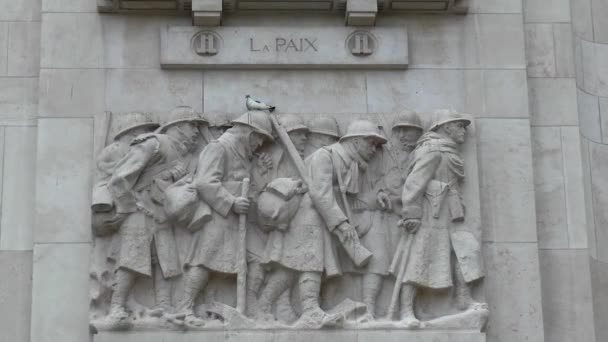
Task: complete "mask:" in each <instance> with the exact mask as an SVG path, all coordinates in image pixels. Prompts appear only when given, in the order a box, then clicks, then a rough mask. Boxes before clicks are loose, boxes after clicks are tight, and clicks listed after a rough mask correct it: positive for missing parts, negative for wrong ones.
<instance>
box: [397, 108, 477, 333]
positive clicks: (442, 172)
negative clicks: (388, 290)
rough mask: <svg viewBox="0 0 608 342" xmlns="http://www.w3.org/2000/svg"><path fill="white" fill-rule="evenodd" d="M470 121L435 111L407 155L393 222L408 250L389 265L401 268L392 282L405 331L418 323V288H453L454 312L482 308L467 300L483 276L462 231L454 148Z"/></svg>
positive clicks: (470, 238) (471, 239) (460, 177)
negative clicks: (399, 203) (407, 241)
mask: <svg viewBox="0 0 608 342" xmlns="http://www.w3.org/2000/svg"><path fill="white" fill-rule="evenodd" d="M470 123H471V121H470V120H469V119H467V118H465V117H464V116H463V115H461V114H459V113H456V112H453V111H449V110H439V111H437V112H435V113H434V118H433V123H432V126H431V128H430V131H429V132H427V133H426V134H424V135H423V136H422V137H421V138H420V140H419V142H418V145H417V147H416V149H415V150H414V152H413V157H412V159H411V162H410V165H409V169H408V174H407V177H406V180H405V184H404V186H403V193H402V199H401V201H402V205H403V209H402V213H401V215H402V220H401V221H400V222H399V225H400V226H401V227H402V228H403V229H404V233H407V234H408V235H409V236H407V237H406V238H409V239H413V240H412V241H411V243H410V244H409V245H410V246H411V248H410V249H409V250H407V249H403V250H402V251H401V252H398V254H396V255H395V258H397V260H398V262H394V264H401V265H405V268H404V272H403V276H402V278H401V279H398V280H397V281H398V282H401V283H402V284H403V285H402V288H401V320H402V322H403V323H404V325H405V326H407V327H417V326H419V325H420V322H419V321H418V319H417V318H416V316H415V313H414V299H415V295H416V291H417V289H418V288H420V287H423V288H429V289H446V288H450V287H452V286H454V290H455V294H456V299H457V303H458V306H459V308H460V309H477V308H485V307H486V305H485V304H481V303H477V302H475V301H474V300H473V298H472V296H471V290H470V287H469V286H470V283H471V282H473V281H475V280H478V279H481V278H482V277H483V269H482V264H481V255H480V242H479V241H477V240H476V238H475V236H474V235H473V234H472V233H471V232H469V231H467V227H466V221H465V210H464V205H463V203H462V196H461V190H460V186H461V183H462V182H463V181H464V176H465V175H464V159H463V157H462V155H461V153H460V152H459V150H458V147H459V145H460V144H463V143H464V142H465V139H466V134H467V129H466V128H467V126H468V125H469V124H470ZM404 241H405V240H404ZM408 257H409V258H408ZM403 258H405V260H404V259H403ZM399 259H401V260H399ZM394 261H395V260H394ZM404 261H405V262H404ZM391 271H392V272H393V273H395V274H397V273H401V272H396V271H395V270H394V269H392V270H391Z"/></svg>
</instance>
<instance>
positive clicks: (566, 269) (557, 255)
mask: <svg viewBox="0 0 608 342" xmlns="http://www.w3.org/2000/svg"><path fill="white" fill-rule="evenodd" d="M539 259H540V273H541V277H542V281H541V283H542V300H543V322H544V324H545V340H546V341H551V342H554V341H555V342H562V341H563V342H570V341H577V340H579V341H589V342H594V341H595V324H594V320H593V299H592V291H591V274H590V269H589V254H588V253H587V251H586V250H584V249H572V250H567V249H566V250H564V249H560V250H550V249H544V250H543V249H541V250H540V252H539Z"/></svg>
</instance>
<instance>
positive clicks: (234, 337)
mask: <svg viewBox="0 0 608 342" xmlns="http://www.w3.org/2000/svg"><path fill="white" fill-rule="evenodd" d="M134 338H136V339H137V340H141V341H150V342H161V341H168V340H174V339H178V338H179V339H180V341H183V342H194V341H200V340H201V339H204V340H205V341H209V342H220V341H226V342H233V341H243V340H247V341H252V342H271V341H294V342H305V341H319V342H330V341H336V340H348V341H386V342H398V341H404V340H407V341H415V342H464V341H467V342H469V341H470V342H484V341H485V340H486V339H485V334H483V333H475V332H460V333H446V332H442V331H429V332H408V331H398V330H395V331H391V330H369V331H331V330H325V331H297V332H294V331H280V330H277V331H274V332H272V333H258V332H230V333H228V332H222V331H217V332H204V333H190V334H188V335H184V334H181V333H179V332H166V333H154V332H148V333H137V334H135V333H127V334H124V333H116V332H113V333H112V332H105V333H102V334H99V335H96V336H95V337H94V338H93V341H94V342H110V341H111V342H126V341H133V339H134Z"/></svg>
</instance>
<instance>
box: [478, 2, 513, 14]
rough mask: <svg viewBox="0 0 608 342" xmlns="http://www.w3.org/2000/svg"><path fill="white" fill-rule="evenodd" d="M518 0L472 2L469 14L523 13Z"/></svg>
mask: <svg viewBox="0 0 608 342" xmlns="http://www.w3.org/2000/svg"><path fill="white" fill-rule="evenodd" d="M521 4H522V2H521V1H518V0H470V1H469V13H521V10H522V5H521Z"/></svg>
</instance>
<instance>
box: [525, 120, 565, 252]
mask: <svg viewBox="0 0 608 342" xmlns="http://www.w3.org/2000/svg"><path fill="white" fill-rule="evenodd" d="M532 156H533V158H532V161H533V165H534V193H535V197H536V224H537V227H536V229H537V231H538V245H539V246H540V247H541V248H567V247H568V219H567V217H568V214H567V212H566V193H565V187H564V176H563V170H564V160H563V157H562V136H561V128H559V127H534V128H532Z"/></svg>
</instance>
